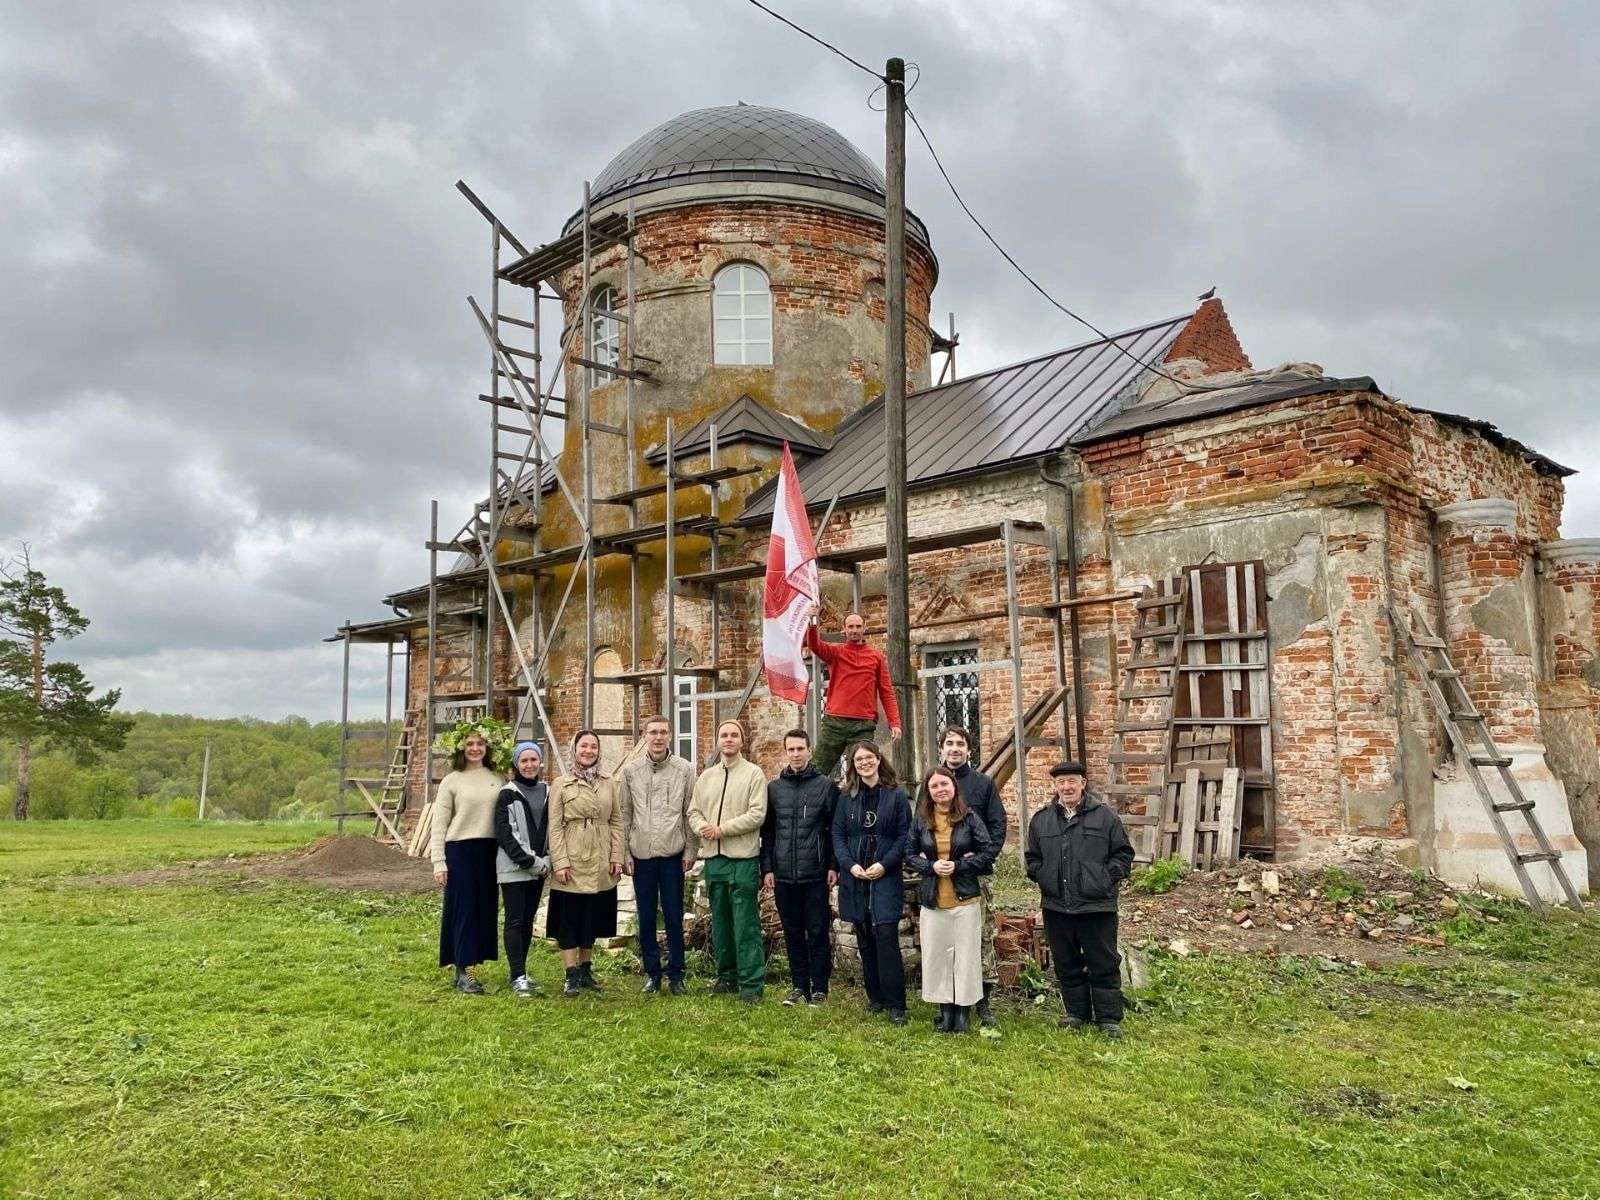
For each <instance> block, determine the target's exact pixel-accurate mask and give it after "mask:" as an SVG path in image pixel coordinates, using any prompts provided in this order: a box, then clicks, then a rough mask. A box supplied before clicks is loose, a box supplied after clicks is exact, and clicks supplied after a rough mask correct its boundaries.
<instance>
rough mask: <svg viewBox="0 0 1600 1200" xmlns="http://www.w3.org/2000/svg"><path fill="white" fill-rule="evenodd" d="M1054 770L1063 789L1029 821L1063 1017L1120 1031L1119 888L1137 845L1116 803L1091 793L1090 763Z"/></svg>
mask: <svg viewBox="0 0 1600 1200" xmlns="http://www.w3.org/2000/svg"><path fill="white" fill-rule="evenodd" d="M1050 777H1051V782H1052V783H1053V784H1054V785H1055V793H1056V794H1055V797H1054V799H1053V800H1052V802H1051V803H1049V804H1047V805H1045V806H1044V807H1043V808H1041V809H1040V810H1039V811H1038V812H1036V813H1035V814H1034V815H1033V820H1032V821H1030V822H1029V823H1028V845H1027V861H1028V878H1029V879H1031V880H1033V881H1034V882H1035V883H1037V884H1038V885H1039V892H1040V899H1041V904H1042V907H1043V908H1044V930H1045V936H1046V937H1048V938H1049V939H1050V957H1051V958H1053V959H1054V960H1055V964H1056V978H1057V979H1059V980H1060V981H1061V999H1062V1002H1063V1003H1064V1004H1065V1005H1066V1010H1067V1012H1066V1015H1065V1016H1064V1017H1062V1018H1061V1021H1060V1025H1061V1028H1063V1029H1081V1028H1083V1026H1084V1025H1086V1024H1088V1023H1089V1022H1090V1021H1093V1022H1094V1023H1095V1024H1096V1025H1098V1026H1099V1027H1100V1031H1101V1032H1102V1033H1104V1034H1105V1035H1106V1036H1107V1037H1109V1038H1120V1037H1121V1036H1122V959H1121V957H1120V956H1119V955H1118V954H1117V889H1118V888H1119V887H1121V886H1122V881H1123V880H1124V879H1126V878H1127V877H1128V872H1129V870H1130V869H1132V867H1133V845H1132V843H1130V842H1129V841H1128V833H1127V830H1125V829H1123V827H1122V821H1121V819H1120V818H1119V817H1118V816H1117V814H1116V811H1115V810H1114V809H1112V808H1111V807H1110V806H1109V805H1107V804H1103V803H1101V802H1100V801H1099V800H1097V799H1095V798H1094V796H1092V795H1090V794H1089V790H1088V781H1087V780H1086V778H1085V776H1084V770H1083V764H1082V763H1075V762H1063V763H1057V764H1056V765H1055V766H1053V767H1051V768H1050Z"/></svg>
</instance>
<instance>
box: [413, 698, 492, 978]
mask: <svg viewBox="0 0 1600 1200" xmlns="http://www.w3.org/2000/svg"><path fill="white" fill-rule="evenodd" d="M498 725H500V722H498V721H496V722H493V723H490V722H486V721H479V722H474V723H471V724H465V725H458V726H457V727H456V728H455V729H453V730H451V731H450V733H448V734H446V735H445V736H444V737H443V738H441V739H440V741H441V745H442V748H443V749H446V750H450V751H452V755H451V759H450V765H451V766H452V767H453V768H454V770H452V771H451V772H450V774H448V775H446V776H445V777H444V779H443V780H441V781H440V783H439V791H438V794H437V795H435V796H434V799H433V836H432V838H431V839H430V843H429V847H428V849H429V857H430V858H432V860H433V878H434V882H436V883H438V884H440V885H442V886H443V887H444V913H443V916H442V918H441V920H440V922H439V965H440V966H441V967H449V966H453V967H455V969H456V979H455V988H456V991H458V992H464V993H465V994H467V995H469V996H477V995H482V994H483V984H481V983H479V982H478V981H477V980H476V979H474V978H473V977H472V976H471V975H470V974H468V973H467V968H468V967H471V966H475V965H477V964H478V963H481V962H484V961H486V960H488V959H491V958H499V957H500V955H499V953H498V941H499V930H498V929H497V928H496V924H497V922H498V920H499V915H500V904H499V894H498V892H497V891H496V890H495V885H496V879H495V856H496V854H497V853H498V850H499V844H498V843H497V842H496V841H495V836H494V804H495V798H496V797H497V796H498V795H499V794H500V789H501V787H502V786H503V785H504V784H505V775H504V774H503V773H501V772H500V771H497V770H494V769H492V767H491V764H493V763H494V762H495V760H496V759H499V758H504V757H505V756H506V754H507V752H508V751H509V748H510V747H509V744H507V745H503V746H491V744H490V741H491V738H493V739H494V740H496V741H499V742H504V743H509V740H510V739H509V738H508V737H504V736H500V730H498V729H496V728H494V726H498Z"/></svg>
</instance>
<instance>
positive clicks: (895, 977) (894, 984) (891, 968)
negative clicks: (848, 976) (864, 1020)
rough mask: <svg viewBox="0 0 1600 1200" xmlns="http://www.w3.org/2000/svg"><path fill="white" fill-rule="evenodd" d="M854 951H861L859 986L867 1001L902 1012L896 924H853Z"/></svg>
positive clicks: (903, 1001) (902, 971)
mask: <svg viewBox="0 0 1600 1200" xmlns="http://www.w3.org/2000/svg"><path fill="white" fill-rule="evenodd" d="M852 928H854V929H855V931H856V947H857V948H858V949H859V950H860V951H861V983H862V985H863V986H864V987H865V988H866V990H867V999H868V1000H870V1001H872V1002H873V1003H875V1004H881V1005H883V1006H884V1007H885V1008H887V1009H892V1010H898V1011H900V1012H904V1011H905V1007H906V968H905V964H904V963H903V962H901V961H900V923H899V922H898V921H885V922H883V923H882V924H881V925H867V924H864V923H862V922H860V921H857V922H855V923H854V924H853V925H852Z"/></svg>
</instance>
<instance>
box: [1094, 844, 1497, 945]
mask: <svg viewBox="0 0 1600 1200" xmlns="http://www.w3.org/2000/svg"><path fill="white" fill-rule="evenodd" d="M1460 908H1461V903H1460V901H1459V900H1458V899H1457V898H1456V896H1455V895H1454V894H1453V893H1452V891H1451V889H1450V888H1449V886H1448V885H1446V884H1444V883H1442V882H1441V881H1440V880H1438V879H1436V878H1434V877H1433V876H1431V875H1429V874H1427V873H1426V872H1423V871H1419V870H1413V869H1407V868H1406V867H1404V866H1401V865H1400V864H1398V863H1395V862H1393V861H1392V860H1389V859H1387V858H1385V857H1383V856H1381V855H1371V856H1360V857H1355V858H1349V859H1345V860H1343V861H1341V862H1338V863H1337V864H1335V863H1331V862H1330V863H1325V864H1321V865H1318V864H1303V863H1294V864H1281V865H1268V864H1262V863H1252V862H1242V863H1237V864H1233V865H1230V866H1229V867H1227V868H1225V869H1223V870H1220V871H1207V872H1194V873H1191V874H1189V875H1187V876H1185V877H1184V878H1183V879H1182V880H1181V881H1179V882H1178V884H1177V885H1176V886H1175V887H1173V889H1172V890H1171V891H1169V892H1166V893H1164V894H1162V895H1141V894H1139V893H1137V892H1129V893H1126V895H1125V899H1124V904H1123V940H1124V941H1128V942H1140V941H1146V940H1152V939H1153V940H1154V941H1156V942H1157V943H1158V944H1160V945H1162V946H1164V947H1166V948H1167V949H1168V950H1170V951H1171V952H1173V953H1176V954H1180V955H1183V954H1188V953H1193V952H1204V951H1206V950H1209V949H1213V948H1218V949H1228V950H1244V951H1250V950H1257V951H1267V952H1269V953H1277V954H1318V955H1322V956H1324V957H1329V958H1335V959H1337V958H1343V959H1346V960H1347V961H1352V962H1355V961H1361V960H1363V959H1364V960H1367V961H1373V960H1380V959H1393V958H1396V957H1399V956H1402V955H1404V954H1406V953H1409V952H1413V951H1417V950H1430V949H1431V950H1437V949H1442V948H1443V947H1444V946H1445V944H1446V943H1445V939H1444V937H1443V935H1442V933H1441V927H1442V926H1444V925H1445V924H1446V923H1447V922H1449V921H1450V920H1451V918H1453V917H1454V916H1455V915H1456V913H1457V912H1459V911H1460ZM1489 919H1492V918H1489Z"/></svg>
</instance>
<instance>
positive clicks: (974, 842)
mask: <svg viewBox="0 0 1600 1200" xmlns="http://www.w3.org/2000/svg"><path fill="white" fill-rule="evenodd" d="M999 849H1000V848H999V847H998V846H996V845H995V844H994V843H993V842H992V841H990V840H989V828H988V826H986V825H985V824H984V823H983V818H982V817H980V816H979V815H978V814H977V813H976V812H973V811H970V810H969V811H968V813H967V815H966V816H965V817H963V818H962V819H961V824H959V825H957V826H956V827H955V828H954V829H952V830H951V831H950V861H951V862H953V863H955V864H956V869H955V873H954V874H953V875H951V876H950V880H951V882H952V883H954V884H955V888H956V899H957V900H970V899H972V897H974V896H976V895H977V894H978V876H979V875H982V874H984V873H985V872H986V871H988V870H989V869H990V868H992V867H993V866H994V858H995V854H996V853H998V851H999ZM938 858H939V843H938V840H937V839H936V838H935V837H934V833H933V830H932V829H931V828H930V827H929V826H927V825H921V824H917V825H913V826H912V827H911V836H910V837H908V838H907V839H906V857H905V869H906V870H907V871H909V872H910V873H911V874H913V875H920V876H921V877H922V882H921V883H919V884H918V885H917V903H918V904H920V905H922V907H923V908H938V907H939V877H938V876H937V875H935V874H934V871H933V864H934V863H935V862H936V861H937V860H938Z"/></svg>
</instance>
